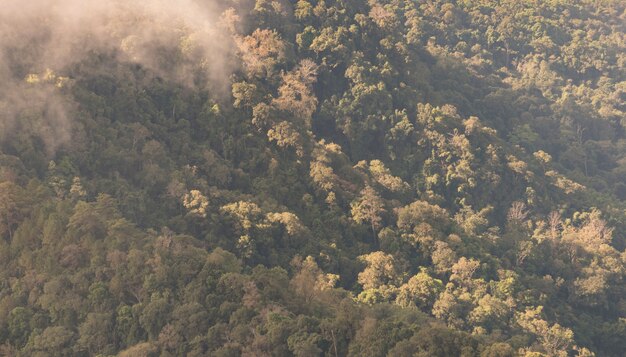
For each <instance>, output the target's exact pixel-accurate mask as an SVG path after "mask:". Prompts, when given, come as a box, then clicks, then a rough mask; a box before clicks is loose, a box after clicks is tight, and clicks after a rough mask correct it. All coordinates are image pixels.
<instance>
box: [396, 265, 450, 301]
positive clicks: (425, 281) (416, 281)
mask: <svg viewBox="0 0 626 357" xmlns="http://www.w3.org/2000/svg"><path fill="white" fill-rule="evenodd" d="M442 291H443V282H442V281H441V280H439V279H434V278H432V277H431V276H430V275H428V273H427V272H426V269H425V268H424V267H420V272H419V273H417V274H416V275H414V276H413V277H411V279H409V281H408V282H407V283H405V284H404V285H402V286H400V288H399V289H398V296H397V297H396V303H397V304H399V305H401V306H413V305H415V306H417V307H419V308H420V309H421V310H422V311H424V312H429V311H430V310H431V308H432V305H433V304H434V302H435V299H437V297H438V296H439V293H441V292H442Z"/></svg>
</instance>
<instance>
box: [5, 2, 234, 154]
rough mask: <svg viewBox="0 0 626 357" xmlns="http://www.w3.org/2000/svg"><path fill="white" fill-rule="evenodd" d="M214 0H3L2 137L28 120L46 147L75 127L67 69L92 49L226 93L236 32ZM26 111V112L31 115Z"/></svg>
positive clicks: (184, 82)
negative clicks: (223, 21)
mask: <svg viewBox="0 0 626 357" xmlns="http://www.w3.org/2000/svg"><path fill="white" fill-rule="evenodd" d="M220 6H221V5H220V2H219V1H214V0H204V1H202V0H169V1H166V0H3V1H2V4H1V6H0V140H3V138H4V139H6V138H7V137H8V136H10V135H12V134H13V133H14V132H15V130H16V129H18V128H22V129H23V126H24V125H29V126H30V127H29V128H28V130H29V132H30V133H33V134H34V135H38V136H40V137H41V139H42V141H43V143H44V145H45V146H46V149H47V150H48V152H54V150H55V149H56V148H57V147H58V146H59V145H62V144H63V143H64V142H67V141H68V140H69V139H70V135H71V131H72V130H71V125H72V120H71V117H72V110H73V107H74V105H72V103H71V100H69V99H68V96H67V95H64V94H63V93H64V88H63V87H64V85H65V84H66V83H67V82H66V81H65V79H64V78H63V76H64V72H65V70H66V69H67V68H68V67H69V66H70V65H71V64H73V63H77V62H80V61H81V60H83V59H85V58H86V57H87V56H89V55H90V54H92V53H107V54H112V55H114V56H116V57H117V59H119V60H120V61H128V62H134V63H137V64H140V65H141V66H143V67H144V68H147V69H149V70H150V71H152V72H153V73H155V75H158V76H161V77H163V78H165V79H166V80H171V81H176V82H177V83H179V84H181V85H185V86H190V87H195V86H202V87H209V88H210V89H211V90H212V91H213V92H216V93H219V92H222V93H225V92H227V88H228V84H229V83H228V78H229V76H230V74H231V73H232V71H233V70H234V69H235V65H234V64H233V63H234V62H235V61H233V51H234V48H233V46H232V38H231V36H230V33H229V32H228V30H227V26H220V25H218V24H219V23H220V22H219V21H218V19H219V16H220V14H221V13H222V11H223V10H224V9H223V8H220ZM27 119H28V120H27Z"/></svg>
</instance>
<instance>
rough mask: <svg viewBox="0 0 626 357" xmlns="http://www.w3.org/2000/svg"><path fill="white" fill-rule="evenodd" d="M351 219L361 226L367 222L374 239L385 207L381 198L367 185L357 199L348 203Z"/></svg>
mask: <svg viewBox="0 0 626 357" xmlns="http://www.w3.org/2000/svg"><path fill="white" fill-rule="evenodd" d="M350 207H351V213H352V219H353V220H354V221H355V222H357V223H359V224H361V223H365V222H368V223H369V224H370V226H371V228H372V234H373V235H374V237H376V230H377V229H378V228H379V227H380V224H381V222H382V216H381V215H382V214H383V213H384V212H385V206H384V202H383V200H382V198H380V196H378V193H377V192H376V191H375V190H374V189H373V188H372V187H371V186H369V185H366V186H365V188H364V189H363V190H361V192H360V194H359V197H358V198H357V199H356V200H354V201H352V203H350Z"/></svg>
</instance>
